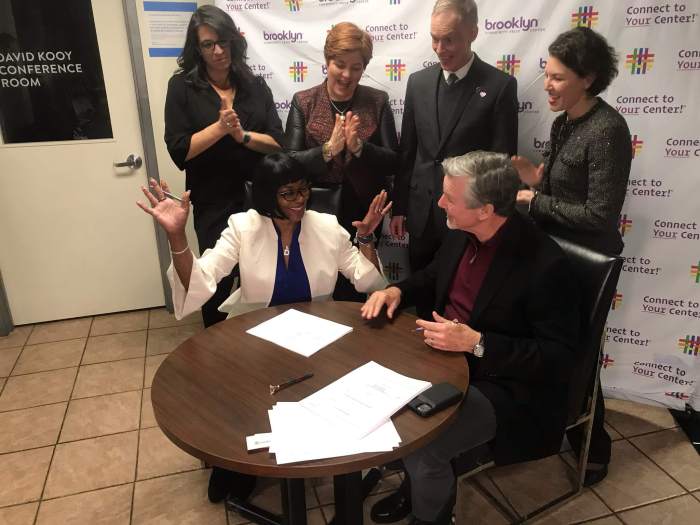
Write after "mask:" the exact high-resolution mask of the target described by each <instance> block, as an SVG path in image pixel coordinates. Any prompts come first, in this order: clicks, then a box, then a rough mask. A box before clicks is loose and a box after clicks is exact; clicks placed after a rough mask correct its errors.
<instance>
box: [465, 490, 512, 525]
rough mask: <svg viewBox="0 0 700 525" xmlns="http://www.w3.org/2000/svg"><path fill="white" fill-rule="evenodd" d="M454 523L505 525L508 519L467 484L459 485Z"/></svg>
mask: <svg viewBox="0 0 700 525" xmlns="http://www.w3.org/2000/svg"><path fill="white" fill-rule="evenodd" d="M455 516H456V523H488V524H489V525H506V524H507V523H508V519H507V518H506V517H504V516H503V515H502V514H501V513H500V511H499V510H498V509H497V508H496V506H495V505H493V504H492V503H491V502H490V501H489V500H488V499H487V498H486V496H484V495H483V494H482V493H481V492H479V491H478V490H476V489H475V488H474V486H473V485H472V484H470V483H469V482H462V483H460V486H459V489H458V492H457V501H456V504H455Z"/></svg>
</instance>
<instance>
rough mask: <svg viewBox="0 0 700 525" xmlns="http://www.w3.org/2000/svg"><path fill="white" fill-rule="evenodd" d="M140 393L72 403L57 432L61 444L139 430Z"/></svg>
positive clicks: (94, 398) (101, 397)
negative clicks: (61, 428) (59, 432)
mask: <svg viewBox="0 0 700 525" xmlns="http://www.w3.org/2000/svg"><path fill="white" fill-rule="evenodd" d="M140 409H141V392H139V391H138V390H137V391H134V392H123V393H121V394H110V395H106V396H97V397H88V398H85V399H73V400H72V401H71V402H70V405H69V406H68V412H67V413H66V421H65V423H64V424H63V430H61V439H60V441H61V442H64V441H75V440H78V439H86V438H91V437H97V436H104V435H106V434H116V433H118V432H127V431H129V430H137V429H138V428H139V412H140Z"/></svg>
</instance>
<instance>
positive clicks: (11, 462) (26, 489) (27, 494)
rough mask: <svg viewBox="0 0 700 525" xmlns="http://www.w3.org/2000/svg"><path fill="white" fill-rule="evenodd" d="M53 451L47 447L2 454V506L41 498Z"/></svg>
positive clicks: (0, 478)
mask: <svg viewBox="0 0 700 525" xmlns="http://www.w3.org/2000/svg"><path fill="white" fill-rule="evenodd" d="M52 452H53V447H46V448H37V449H34V450H25V451H23V452H14V453H12V454H3V455H0V507H4V506H7V505H16V504H18V503H27V502H29V501H36V500H38V499H39V497H40V496H41V489H42V488H43V486H44V480H45V479H46V471H47V470H49V463H50V462H51V454H52Z"/></svg>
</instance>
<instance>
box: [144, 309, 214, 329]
mask: <svg viewBox="0 0 700 525" xmlns="http://www.w3.org/2000/svg"><path fill="white" fill-rule="evenodd" d="M186 324H202V314H201V312H194V313H192V314H190V315H188V316H187V317H185V318H184V319H181V320H180V321H178V320H177V319H175V316H174V315H173V314H171V313H170V312H168V311H167V310H166V309H165V308H153V309H152V310H151V311H150V313H149V318H148V328H166V327H168V326H182V325H186Z"/></svg>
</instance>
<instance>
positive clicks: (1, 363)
mask: <svg viewBox="0 0 700 525" xmlns="http://www.w3.org/2000/svg"><path fill="white" fill-rule="evenodd" d="M20 353H22V347H21V346H20V347H17V348H0V377H7V376H9V375H10V372H12V368H13V367H14V366H15V363H16V362H17V358H18V357H19V354H20Z"/></svg>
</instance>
